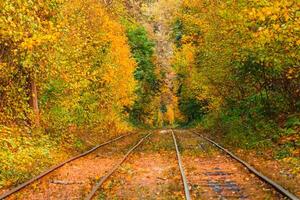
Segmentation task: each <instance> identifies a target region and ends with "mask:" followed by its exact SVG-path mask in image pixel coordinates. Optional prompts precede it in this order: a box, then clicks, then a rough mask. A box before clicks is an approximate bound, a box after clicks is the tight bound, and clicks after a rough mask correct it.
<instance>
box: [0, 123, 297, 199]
mask: <svg viewBox="0 0 300 200" xmlns="http://www.w3.org/2000/svg"><path fill="white" fill-rule="evenodd" d="M165 132H167V134H170V135H171V136H172V139H173V150H175V152H176V160H177V162H178V169H179V171H180V175H181V181H182V188H181V189H182V191H184V198H185V199H187V200H190V199H205V198H204V197H201V196H200V197H199V198H198V197H197V198H194V197H195V196H192V194H191V191H193V190H194V188H193V187H194V185H193V184H192V182H193V181H194V180H192V179H191V180H190V179H189V178H190V177H189V176H186V173H185V171H186V170H187V169H189V163H191V161H190V160H185V159H183V158H185V155H181V151H180V150H182V151H183V150H186V151H187V152H188V151H193V150H194V149H195V146H190V147H188V148H186V147H183V146H182V140H180V137H176V136H179V133H177V131H174V130H172V129H170V130H166V131H165ZM184 132H185V133H184V134H180V136H182V135H186V133H191V134H193V135H195V136H197V137H198V138H201V139H202V140H204V141H206V142H207V144H211V145H212V146H213V147H214V148H215V147H216V148H218V149H219V150H221V151H222V152H223V153H225V154H226V155H228V156H230V158H231V159H234V160H235V161H237V162H238V163H239V164H241V165H243V166H244V167H246V168H247V169H248V170H249V171H250V172H251V173H253V174H254V175H255V176H257V177H258V178H259V179H260V180H262V181H263V182H265V183H266V184H267V185H269V186H271V187H272V188H273V189H274V190H276V191H277V192H279V193H280V194H282V195H283V196H284V197H285V199H286V198H288V199H291V200H299V198H298V197H297V196H295V195H294V194H292V193H290V192H289V191H287V190H286V189H284V188H283V187H282V186H280V185H279V184H277V183H275V182H274V181H272V180H270V179H269V178H267V177H266V176H264V175H263V174H261V173H260V172H258V171H257V170H256V169H254V168H253V167H252V166H250V165H249V164H248V163H246V162H245V161H243V160H241V159H240V158H238V157H237V156H236V155H234V154H233V153H231V152H230V151H228V150H227V149H225V148H223V147H222V146H220V145H219V144H217V143H216V142H214V141H213V140H211V139H209V138H207V137H205V136H203V135H201V134H199V133H197V132H194V131H193V132H191V131H184ZM151 134H152V133H148V134H146V135H144V136H142V138H140V139H138V141H137V142H136V143H135V144H134V145H132V146H131V147H130V149H129V150H127V152H126V153H125V154H124V155H123V156H122V158H121V159H120V160H119V161H118V162H117V163H115V164H113V165H112V167H110V168H108V169H109V170H107V172H106V173H105V175H104V176H103V177H101V178H100V179H99V180H98V181H95V184H94V186H93V187H92V189H91V190H90V192H89V193H88V195H86V197H85V200H91V199H93V198H94V197H95V196H96V194H97V192H100V191H101V187H102V186H103V184H104V183H105V182H106V181H108V179H109V178H110V177H111V176H112V175H113V174H114V173H115V172H116V171H117V170H118V169H119V168H120V167H121V165H122V164H123V163H124V162H125V161H126V160H127V159H128V157H129V156H130V155H131V154H132V153H133V152H134V151H135V150H136V149H137V148H138V147H139V146H141V145H142V143H143V142H144V141H145V140H147V139H148V138H149V137H150V136H151ZM131 135H132V134H127V135H123V136H120V137H117V138H115V139H112V140H109V141H107V142H105V143H103V144H100V145H97V146H96V147H94V148H92V149H91V150H89V151H87V152H84V153H83V154H80V155H78V156H75V157H73V158H71V159H69V160H67V161H65V162H63V163H61V164H59V165H57V166H54V167H52V168H50V169H49V170H47V171H45V172H43V173H42V174H40V175H38V176H37V177H34V178H33V179H31V180H29V181H27V182H25V183H23V184H21V185H19V186H18V187H16V188H14V189H12V190H11V191H8V192H6V193H4V194H2V195H1V196H0V199H5V198H7V197H9V196H10V195H12V194H14V193H16V192H18V191H20V190H22V189H24V188H26V187H27V186H29V185H30V184H32V183H33V182H35V181H37V180H39V179H42V178H43V177H44V176H46V175H48V174H50V173H51V172H53V171H55V170H57V169H59V168H61V167H62V166H64V165H65V164H67V163H70V162H72V161H75V160H77V159H79V158H82V157H84V156H86V155H89V154H91V153H92V152H95V151H96V150H97V149H99V148H100V147H103V146H106V145H108V144H112V143H114V142H117V141H120V140H121V139H122V138H127V137H129V136H131ZM189 139H191V138H189ZM192 140H195V139H192ZM195 144H197V146H199V147H200V150H201V151H203V152H205V153H206V154H208V152H207V149H206V147H205V146H203V144H201V143H200V144H199V142H198V141H196V143H195ZM169 153H170V152H169ZM174 155H175V154H174ZM182 156H183V157H182ZM222 159H223V158H221V160H222ZM223 160H224V159H223ZM174 161H175V160H174ZM200 161H201V159H200ZM205 162H206V161H203V162H202V165H203V168H206V169H205V172H201V173H198V174H196V175H195V177H196V178H200V180H198V185H197V186H199V187H200V188H202V189H203V188H210V189H211V190H212V191H213V192H212V193H211V196H209V199H236V198H238V199H249V198H248V196H247V195H245V194H244V193H243V188H242V187H248V186H249V184H250V183H248V185H245V186H242V185H241V184H239V183H237V182H235V181H232V180H229V179H228V177H229V176H231V175H232V174H234V172H232V171H228V170H227V171H226V170H225V169H221V168H219V167H214V168H212V169H210V170H209V171H207V168H209V165H207V163H205ZM209 162H211V163H209V164H211V165H214V164H216V163H217V162H220V159H219V160H213V159H212V160H211V161H209ZM230 162H232V160H231V161H230ZM206 165H207V166H208V167H206ZM187 166H188V167H187ZM231 168H232V165H231V167H229V169H231ZM248 173H249V172H248ZM188 175H189V173H188ZM189 182H190V183H189ZM251 184H253V183H252V182H251ZM241 186H242V187H241ZM205 191H207V190H206V189H205ZM224 191H225V193H224ZM226 191H227V192H226ZM232 194H234V195H232ZM248 194H249V192H248ZM250 199H251V198H250Z"/></svg>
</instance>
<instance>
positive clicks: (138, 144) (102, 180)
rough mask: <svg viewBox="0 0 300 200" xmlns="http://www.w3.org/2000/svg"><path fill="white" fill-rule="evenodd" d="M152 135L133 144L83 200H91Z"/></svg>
mask: <svg viewBox="0 0 300 200" xmlns="http://www.w3.org/2000/svg"><path fill="white" fill-rule="evenodd" d="M151 134H152V133H149V134H147V135H146V136H145V137H143V138H142V139H141V140H139V142H138V143H137V144H135V145H134V146H133V147H132V148H131V149H130V150H129V151H128V152H127V153H126V154H125V155H124V157H123V158H122V160H120V161H119V162H118V163H117V164H116V165H115V166H114V167H113V168H112V169H111V170H110V171H109V172H108V173H107V174H106V175H105V176H103V177H102V178H101V179H100V180H99V182H98V183H96V185H95V186H94V187H93V189H92V191H91V192H90V193H89V194H88V196H87V197H86V198H85V200H91V199H92V198H93V197H94V195H95V194H96V192H97V190H99V188H100V187H101V186H102V184H103V183H104V182H105V181H106V180H107V179H108V178H109V177H110V176H111V175H112V174H113V173H114V172H115V171H116V170H117V169H118V168H119V167H120V166H121V165H122V163H124V161H125V160H126V159H127V157H128V156H129V155H130V154H131V153H132V152H133V151H134V150H135V149H136V148H137V147H138V146H140V145H141V144H142V142H143V141H144V140H145V139H147V138H148V137H149V136H150V135H151Z"/></svg>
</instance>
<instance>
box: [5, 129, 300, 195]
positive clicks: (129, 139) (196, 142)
mask: <svg viewBox="0 0 300 200" xmlns="http://www.w3.org/2000/svg"><path fill="white" fill-rule="evenodd" d="M0 199H26V200H27V199H34V200H35V199H36V200H38V199H43V200H44V199H49V200H50V199H51V200H52V199H62V200H64V199H66V200H67V199H85V200H90V199H203V200H206V199H293V200H296V199H298V198H297V197H296V196H295V195H293V194H292V193H290V192H288V191H287V190H285V189H284V188H282V187H281V186H280V185H278V184H277V183H275V182H273V181H272V180H270V179H268V178H267V177H265V176H264V175H262V174H261V173H259V172H258V171H256V170H255V169H254V168H252V167H251V166H249V165H248V164H247V163H245V162H244V161H242V160H241V159H239V158H238V157H236V156H235V155H234V154H232V153H231V152H229V151H228V150H226V149H224V148H223V147H221V146H220V145H218V144H217V143H215V142H214V141H212V140H210V139H209V138H206V137H204V136H202V135H201V134H199V133H196V132H191V131H188V130H172V129H170V130H161V131H159V130H158V131H148V132H141V133H132V134H128V135H124V136H120V137H118V138H115V139H112V140H110V141H108V142H106V143H104V144H101V145H98V146H96V147H95V148H93V149H91V150H90V151H87V152H85V153H83V154H81V155H79V156H76V157H74V158H71V159H69V160H67V161H66V162H64V163H61V164H59V165H57V166H55V167H53V168H51V169H49V170H48V171H46V172H44V173H42V174H41V175H39V176H37V177H35V178H33V179H31V180H29V181H28V182H26V183H24V184H21V185H20V186H18V187H16V188H14V189H12V190H10V191H7V192H5V193H4V194H2V195H0Z"/></svg>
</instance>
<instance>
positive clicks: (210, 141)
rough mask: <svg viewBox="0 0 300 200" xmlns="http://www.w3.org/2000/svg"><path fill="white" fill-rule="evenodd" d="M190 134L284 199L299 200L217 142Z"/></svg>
mask: <svg viewBox="0 0 300 200" xmlns="http://www.w3.org/2000/svg"><path fill="white" fill-rule="evenodd" d="M191 132H192V133H193V134H195V135H197V136H199V137H201V138H202V139H204V140H206V141H208V142H209V143H210V144H212V145H213V146H215V147H217V148H218V149H219V150H221V151H222V152H223V153H225V154H227V155H229V156H230V157H231V158H232V159H234V160H235V161H237V162H238V163H240V164H242V165H243V166H245V167H246V168H247V169H248V170H249V172H251V173H252V174H254V175H255V176H256V177H258V178H259V179H261V180H262V181H263V182H265V183H267V184H268V185H270V186H271V187H272V188H273V189H275V190H276V191H277V192H279V193H281V194H282V195H283V196H284V197H286V198H288V199H291V200H299V198H298V197H297V196H296V195H294V194H292V193H291V192H289V191H288V190H286V189H285V188H284V187H282V186H281V185H280V184H278V183H276V182H275V181H273V180H271V179H270V178H268V177H267V176H265V175H263V174H262V173H261V172H259V171H258V170H256V169H255V168H254V167H252V166H251V165H250V164H249V163H247V162H245V161H244V160H242V159H241V158H239V157H238V156H236V155H235V154H234V153H232V152H230V151H229V150H227V149H225V148H224V147H222V146H221V145H220V144H218V143H217V142H215V141H213V140H211V139H209V138H208V137H205V136H203V135H201V134H199V133H197V132H195V131H191Z"/></svg>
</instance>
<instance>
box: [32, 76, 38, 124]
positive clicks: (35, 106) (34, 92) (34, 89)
mask: <svg viewBox="0 0 300 200" xmlns="http://www.w3.org/2000/svg"><path fill="white" fill-rule="evenodd" d="M30 93H31V94H30V95H31V107H32V109H33V113H34V122H35V126H36V127H39V126H40V111H39V105H38V95H37V87H36V82H35V80H34V78H31V79H30Z"/></svg>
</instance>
